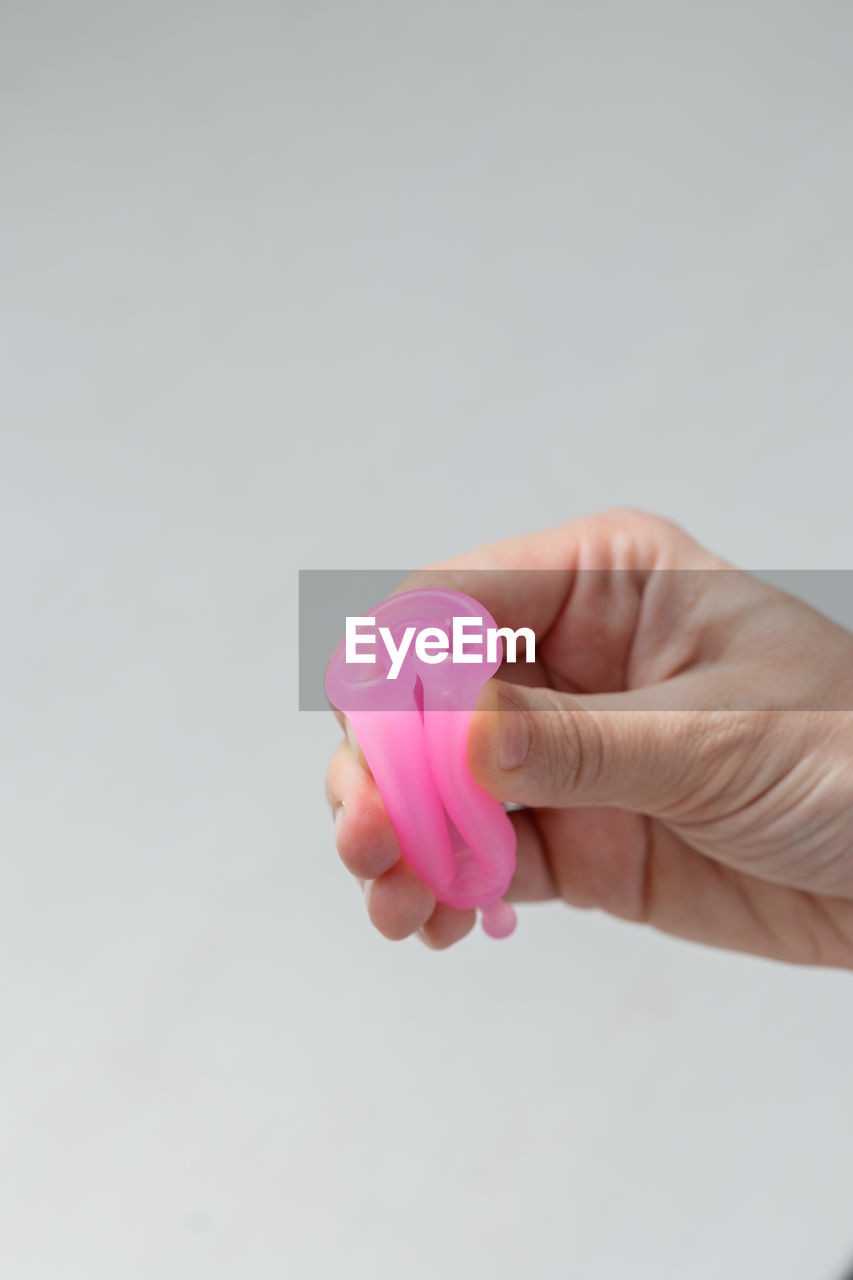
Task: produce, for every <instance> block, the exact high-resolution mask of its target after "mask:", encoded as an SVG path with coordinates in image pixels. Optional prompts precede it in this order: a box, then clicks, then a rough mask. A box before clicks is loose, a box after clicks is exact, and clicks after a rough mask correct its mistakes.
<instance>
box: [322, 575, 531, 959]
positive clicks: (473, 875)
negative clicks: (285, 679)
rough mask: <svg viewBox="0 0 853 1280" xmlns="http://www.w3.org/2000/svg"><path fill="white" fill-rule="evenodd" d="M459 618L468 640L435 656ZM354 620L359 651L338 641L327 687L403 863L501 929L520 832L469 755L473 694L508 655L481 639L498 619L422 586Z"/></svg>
mask: <svg viewBox="0 0 853 1280" xmlns="http://www.w3.org/2000/svg"><path fill="white" fill-rule="evenodd" d="M454 618H456V619H457V625H459V622H458V620H460V619H470V620H471V621H470V622H467V623H463V624H462V627H463V628H464V629H465V630H466V632H467V634H466V635H465V638H464V645H463V646H460V647H459V649H458V650H457V649H455V648H454V646H453V645H452V644H448V646H447V649H448V651H447V652H443V653H442V652H441V649H442V646H441V641H440V639H439V638H438V637H439V633H443V634H444V635H445V636H446V637H447V638H448V640H450V639H451V638H452V636H453V627H454V623H453V619H454ZM358 621H359V623H360V624H361V627H362V629H361V634H360V636H359V640H358V645H359V649H358V652H359V653H360V654H361V655H362V656H361V659H360V660H359V661H349V662H348V661H347V647H346V642H345V641H341V643H340V644H339V645H338V647H337V649H336V650H335V652H334V654H333V656H332V660H331V662H330V663H329V666H328V668H327V671H326V696H327V697H328V699H329V701H330V702H331V704H332V705H333V706H334V707H337V708H338V710H339V711H342V712H343V713H344V715H345V716H346V717H347V719H348V721H349V723H350V725H351V726H352V729H353V732H354V733H355V736H356V738H357V739H358V742H359V745H360V746H361V749H362V751H363V752H364V756H365V759H366V760H367V763H368V765H369V767H370V771H371V773H372V774H373V777H374V779H375V780H376V785H377V786H378V788H379V791H380V794H381V796H382V799H383V802H384V804H385V808H386V810H387V812H388V816H389V818H390V820H391V823H392V825H393V827H394V830H395V831H396V833H397V836H398V838H399V841H400V848H401V850H402V855H403V857H404V859H405V860H406V862H407V863H408V864H409V866H410V867H412V869H413V870H414V871H416V872H417V874H418V875H419V876H420V877H421V879H422V880H424V881H425V882H426V883H427V884H428V885H429V886H430V888H431V889H432V890H433V892H434V893H435V896H436V898H437V899H438V901H439V902H446V903H448V904H449V905H450V906H451V907H458V908H461V909H466V908H470V907H477V908H479V910H480V911H481V912H482V923H483V929H484V930H485V932H486V933H487V934H488V935H489V936H490V937H492V938H505V937H508V936H509V934H510V933H512V931H513V929H514V928H515V923H516V919H515V912H514V911H513V909H512V907H511V906H509V905H508V904H507V903H505V902H502V901H501V899H502V897H503V895H504V893H505V892H506V889H507V886H508V885H509V882H510V879H511V878H512V873H513V871H514V869H515V829H514V827H513V825H512V823H511V822H510V820H509V817H508V815H507V813H506V812H505V810H504V807H503V805H502V804H501V803H500V802H499V801H497V800H494V799H492V797H491V796H488V795H486V793H485V792H484V791H483V790H482V789H481V788H480V787H478V786H477V784H476V783H475V782H474V780H473V778H472V777H471V775H470V773H469V771H468V764H467V761H466V745H467V741H468V729H469V726H470V724H471V716H472V713H473V710H474V706H475V704H476V701H477V697H478V695H479V693H480V690H481V689H482V687H483V685H484V684H485V683H486V681H487V680H488V679H489V677H490V676H493V675H494V674H495V672H496V671H497V669H498V667H499V666H500V662H501V657H502V652H503V642H502V639H501V637H500V636H498V635H496V634H495V635H494V643H493V648H492V650H491V652H489V650H488V646H487V644H486V633H487V630H490V629H491V630H492V631H493V632H494V633H496V632H497V627H496V624H495V622H494V619H493V618H492V617H491V616H490V615H489V614H488V613H487V612H486V610H485V609H484V608H483V607H482V605H480V604H478V603H477V601H476V600H473V599H472V598H471V597H470V596H466V595H462V594H461V593H460V592H458V591H444V590H426V591H406V592H401V593H400V595H395V596H390V597H389V598H388V599H387V600H384V601H383V602H382V604H380V605H377V606H376V608H375V609H374V610H373V611H372V613H371V615H370V617H369V619H367V618H363V619H359V620H358ZM480 623H481V624H482V626H479V625H478V624H480ZM427 628H428V629H430V635H426V634H425V635H424V636H422V637H421V643H420V644H419V643H418V633H420V632H424V631H425V629H427ZM383 629H384V632H385V636H384V637H383V634H382V630H383ZM436 629H438V630H436ZM479 632H481V633H482V635H481V637H480V639H478V638H477V637H478V633H479ZM407 637H408V644H407V643H406V642H407ZM386 639H387V641H388V642H390V647H389V644H388V643H386ZM404 650H405V653H404ZM355 652H356V650H355V649H354V648H351V650H350V656H351V657H353V656H354V654H355ZM366 655H370V656H367V658H366V660H365V656H366ZM488 657H491V661H488ZM395 668H396V669H395Z"/></svg>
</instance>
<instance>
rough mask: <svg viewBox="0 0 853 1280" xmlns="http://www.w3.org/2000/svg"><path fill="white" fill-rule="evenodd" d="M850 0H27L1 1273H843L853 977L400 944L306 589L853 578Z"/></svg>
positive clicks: (13, 128)
mask: <svg viewBox="0 0 853 1280" xmlns="http://www.w3.org/2000/svg"><path fill="white" fill-rule="evenodd" d="M851 67H853V10H851V7H850V5H849V4H845V3H841V2H838V0H836V2H832V0H823V2H820V0H807V2H806V0H804V2H803V3H796V4H795V3H780V2H778V0H776V2H774V3H755V2H749V3H745V4H744V3H738V2H737V0H725V2H721V0H715V2H714V3H711V2H710V0H708V2H707V3H704V4H689V3H688V4H677V3H675V2H673V3H669V4H663V3H651V4H645V5H632V4H629V3H622V4H618V3H608V2H606V0H605V2H602V0H595V2H594V3H593V2H592V0H589V2H585V3H573V2H572V0H560V2H559V3H558V2H557V0H553V2H549V3H546V2H544V0H532V2H531V0H523V2H522V0H516V2H515V3H503V2H501V0H491V3H486V2H485V0H433V2H432V3H429V4H415V3H410V2H409V0H398V2H396V3H393V2H392V0H386V2H385V3H377V2H373V0H349V2H347V0H305V2H304V3H286V2H284V0H279V2H278V3H274V2H273V0H269V2H266V3H265V2H263V0H231V3H230V4H226V3H223V2H222V0H209V2H208V3H201V0H150V2H149V3H146V4H135V5H132V4H124V3H116V0H78V2H77V3H75V4H73V5H72V4H62V3H60V2H59V0H52V2H45V0H5V3H4V4H3V5H2V7H0V193H2V201H1V202H0V230H1V231H2V234H0V359H2V380H0V446H1V447H0V572H2V579H0V581H1V582H2V591H3V596H2V600H3V610H2V638H0V647H2V655H0V656H2V666H1V667H0V682H1V683H0V690H2V704H1V705H0V766H2V768H0V964H2V983H0V1034H2V1040H0V1272H2V1275H3V1276H4V1278H5V1277H9V1280H33V1278H37V1280H42V1277H44V1278H52V1277H61V1278H62V1280H68V1278H69V1277H70V1278H74V1277H78V1276H80V1277H85V1278H86V1280H100V1278H101V1277H104V1278H105V1280H107V1278H109V1280H115V1278H116V1277H122V1280H136V1277H140V1278H141V1277H145V1280H148V1278H149V1277H151V1276H158V1277H168V1278H169V1280H171V1278H172V1277H175V1278H176V1280H177V1278H180V1280H188V1278H189V1280H192V1278H194V1277H205V1278H207V1277H210V1278H212V1280H218V1278H219V1277H228V1278H230V1277H239V1278H240V1280H255V1278H258V1280H266V1278H267V1277H271V1278H272V1277H276V1278H278V1277H283V1276H286V1277H293V1278H294V1280H313V1278H314V1277H319V1278H321V1280H326V1278H328V1277H346V1278H347V1280H350V1278H352V1280H361V1278H362V1277H365V1278H369V1280H385V1278H386V1277H387V1278H392V1277H394V1278H396V1277H401V1276H405V1277H406V1278H407V1280H422V1278H426V1277H433V1276H446V1277H452V1278H453V1280H455V1278H456V1277H466V1276H484V1277H485V1276H488V1277H494V1278H495V1280H497V1278H498V1277H500V1278H503V1277H506V1278H507V1280H517V1277H519V1276H525V1277H526V1276H536V1277H542V1278H544V1280H550V1278H551V1277H554V1278H562V1277H580V1278H582V1280H610V1278H611V1277H613V1278H614V1280H617V1278H618V1280H621V1277H624V1276H631V1277H634V1278H637V1280H645V1278H647V1277H648V1278H649V1280H661V1278H663V1280H666V1278H667V1277H678V1278H679V1280H683V1278H689V1280H717V1278H718V1277H720V1276H726V1277H729V1278H731V1280H761V1278H762V1277H765V1276H766V1277H770V1276H773V1277H774V1280H788V1278H790V1280H795V1278H799V1277H803V1276H809V1277H813V1278H817V1280H822V1278H825V1280H836V1277H838V1276H839V1275H840V1274H842V1273H843V1271H844V1269H845V1267H846V1266H847V1265H849V1263H850V1260H851V1257H853V1164H851V1150H853V1066H851V1062H853V985H851V976H850V975H849V974H842V973H829V972H823V973H821V972H809V971H800V970H795V969H792V968H788V967H784V966H773V965H771V964H769V963H765V962H762V961H758V960H754V959H748V958H742V957H737V956H727V955H723V954H717V953H714V952H710V951H705V950H702V949H699V948H697V947H692V946H689V945H687V944H683V943H679V942H675V941H672V940H669V939H666V938H663V937H658V936H656V935H653V934H651V933H648V932H645V931H643V930H642V929H640V928H638V927H632V926H629V925H625V924H620V923H617V922H614V921H611V920H608V919H607V918H605V917H603V916H600V915H598V914H594V913H592V914H587V913H580V912H572V911H570V910H569V909H568V908H565V907H556V906H554V907H538V908H530V909H528V910H526V911H524V912H523V915H522V919H521V923H520V926H519V929H518V931H517V934H516V935H515V937H514V938H513V939H512V941H511V942H507V943H501V944H496V943H491V942H489V941H488V940H487V939H485V938H484V937H483V936H482V935H481V934H479V933H478V934H477V935H476V936H473V935H472V937H471V938H469V939H468V940H467V941H466V942H465V943H464V944H462V945H461V946H460V947H458V948H456V949H454V950H452V951H451V952H448V953H445V954H441V955H436V954H433V953H430V952H428V951H427V950H426V949H425V948H423V947H421V946H420V945H419V944H418V943H416V942H414V941H410V942H407V943H404V944H399V945H395V944H391V943H387V942H385V941H384V940H382V939H381V938H380V937H379V936H378V935H376V934H375V933H374V932H373V931H372V930H371V929H370V928H369V926H368V924H367V921H366V918H365V914H364V909H363V904H362V901H361V898H360V894H359V890H358V887H357V885H356V884H355V883H354V882H352V881H351V880H350V879H349V877H348V876H347V875H346V873H345V872H344V871H343V869H342V868H341V866H340V864H339V863H338V861H337V859H336V857H335V853H334V848H333V840H332V827H331V821H330V819H329V815H328V813H327V811H326V807H325V800H324V798H323V786H322V784H323V772H324V768H325V761H326V757H327V755H328V753H329V751H330V750H331V748H332V746H333V745H334V743H335V741H336V739H337V727H336V725H335V724H334V722H333V720H332V718H331V716H328V715H325V714H321V713H302V714H300V713H299V712H298V711H297V710H296V651H295V638H294V636H295V621H296V570H297V568H299V567H303V568H309V567H311V568H320V567H352V568H357V567H367V568H394V567H398V566H399V567H400V568H403V569H404V568H409V567H414V566H416V565H418V564H421V563H423V562H425V561H429V560H433V559H436V558H438V557H439V556H442V555H446V554H450V553H452V552H454V551H457V550H462V549H464V548H466V547H468V546H471V545H476V544H478V543H482V542H484V541H487V540H489V539H492V538H495V537H500V536H507V535H510V534H512V533H519V532H523V531H526V530H528V529H532V528H540V527H546V526H548V525H550V524H554V523H558V522H560V521H562V520H564V519H566V518H568V517H570V516H573V515H578V514H581V513H584V512H589V511H593V510H595V509H597V508H599V507H603V506H609V505H612V504H614V503H621V502H628V503H632V504H634V505H639V506H645V507H648V508H651V509H654V510H658V511H661V512H663V513H665V514H667V515H669V516H671V517H673V518H675V519H677V520H679V521H680V522H681V523H682V524H684V525H685V526H686V527H687V528H688V529H689V530H690V531H691V532H692V533H693V534H694V535H695V536H696V537H698V538H699V539H701V540H703V541H705V542H706V543H707V544H708V545H710V546H711V547H712V548H713V549H714V550H716V551H718V552H720V553H722V554H724V555H727V556H729V557H730V558H732V559H733V560H735V561H737V562H738V563H740V564H742V565H744V566H745V567H747V568H752V569H770V568H795V567H830V566H832V567H848V566H849V562H850V546H851V537H853V510H851V484H850V476H851V470H853V432H851V429H850V420H851V408H853V360H852V359H851V351H853V302H851V298H853V166H851V151H853V146H852V145H851V144H853V73H851Z"/></svg>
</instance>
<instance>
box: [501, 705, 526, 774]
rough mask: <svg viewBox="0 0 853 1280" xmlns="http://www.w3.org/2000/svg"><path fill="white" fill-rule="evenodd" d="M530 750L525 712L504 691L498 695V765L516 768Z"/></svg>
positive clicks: (503, 767) (522, 762) (505, 767)
mask: <svg viewBox="0 0 853 1280" xmlns="http://www.w3.org/2000/svg"><path fill="white" fill-rule="evenodd" d="M529 751H530V721H529V720H528V718H527V712H526V711H525V710H524V708H523V707H522V706H521V705H520V704H519V703H517V702H516V701H515V700H514V699H513V698H509V697H507V696H506V694H505V693H500V694H499V695H498V766H499V768H501V769H506V770H510V769H518V768H519V767H520V766H521V765H523V764H524V762H525V760H526V759H527V754H528V752H529Z"/></svg>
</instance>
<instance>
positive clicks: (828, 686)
mask: <svg viewBox="0 0 853 1280" xmlns="http://www.w3.org/2000/svg"><path fill="white" fill-rule="evenodd" d="M483 569H490V570H492V569H503V570H533V569H547V570H550V571H551V572H549V573H542V574H530V575H525V576H524V578H523V582H524V584H525V590H523V591H522V592H521V593H519V590H518V587H519V582H520V581H521V580H522V579H521V575H519V574H513V573H508V574H507V575H502V574H499V573H498V574H487V575H482V574H479V572H478V571H480V570H483ZM671 570H692V571H694V572H692V573H678V572H669V571H671ZM716 570H729V571H730V572H729V573H716V572H714V571H716ZM588 571H592V572H588ZM437 573H440V574H441V577H442V580H443V582H444V584H445V585H447V586H450V587H453V588H455V589H457V590H461V591H468V592H469V593H470V594H473V595H475V596H476V597H477V598H478V599H480V600H481V602H482V603H483V605H484V606H485V607H486V608H487V609H488V610H489V612H490V613H491V614H492V615H493V616H494V618H495V620H496V622H497V624H498V625H499V626H511V627H513V628H517V627H520V626H529V627H532V628H533V629H534V630H535V632H536V636H537V661H536V664H535V668H534V669H533V671H532V673H531V672H530V671H527V670H525V669H524V668H522V667H519V668H513V670H512V675H513V681H512V682H508V681H504V680H497V679H494V680H491V681H489V682H488V684H487V685H486V687H485V689H484V691H483V696H482V697H481V700H480V703H479V704H478V709H477V711H476V712H475V714H474V717H473V720H472V724H471V730H470V734H469V740H468V762H469V767H470V769H471V772H472V775H473V777H474V778H475V779H476V781H477V782H478V783H479V784H480V786H482V787H483V788H484V790H486V791H488V792H489V793H490V794H491V795H493V796H496V797H497V798H498V799H500V800H502V801H504V802H508V803H515V804H518V805H520V806H522V807H521V808H519V809H517V810H515V811H513V813H512V815H511V817H512V821H513V823H514V824H515V827H516V833H517V837H518V848H517V867H516V872H515V875H514V878H513V880H512V883H511V885H510V888H509V891H508V893H507V895H506V897H507V900H508V901H515V902H530V901H542V900H546V899H549V898H562V899H564V900H565V901H566V902H567V903H569V904H570V905H572V906H575V907H587V908H588V907H597V908H600V909H602V910H605V911H608V912H610V913H611V914H613V915H616V916H620V917H622V918H623V919H627V920H635V921H641V922H645V923H647V924H651V925H653V926H654V927H656V928H659V929H662V930H664V931H665V932H668V933H671V934H676V935H678V936H680V937H684V938H689V939H692V940H694V941H697V942H703V943H706V944H709V945H715V946H721V947H728V948H732V949H735V950H741V951H749V952H753V953H756V954H760V955H765V956H769V957H773V958H775V959H779V960H787V961H792V962H799V963H811V964H823V965H833V966H839V967H849V968H853V635H851V634H850V633H849V632H847V631H845V630H844V629H843V628H842V627H839V626H837V625H836V624H835V623H833V622H831V621H830V620H829V619H827V618H825V617H823V616H822V615H821V614H819V613H817V612H815V611H814V610H813V609H811V608H809V607H808V606H807V605H805V604H803V603H802V602H801V601H798V600H795V599H794V598H792V597H790V596H787V595H785V594H784V593H783V592H781V591H777V590H775V589H773V588H771V587H768V586H766V585H764V584H762V583H760V582H758V581H757V580H755V579H752V578H749V577H747V576H746V575H742V574H738V573H734V572H733V571H732V566H730V565H728V564H726V562H725V561H722V560H720V559H719V558H718V557H716V556H713V555H712V554H711V553H709V552H708V551H706V550H704V549H703V548H702V547H700V546H699V545H698V544H697V543H696V542H694V541H693V540H692V539H691V538H689V537H688V536H687V535H686V534H685V533H684V532H682V531H681V530H680V529H678V528H677V527H676V526H674V525H672V524H670V523H669V522H668V521H666V520H663V519H660V518H658V517H655V516H650V515H646V514H644V513H642V512H637V511H631V510H617V511H611V512H606V513H604V514H602V515H599V516H594V517H591V518H588V519H583V520H576V521H571V522H570V523H568V524H566V525H563V526H561V527H560V528H557V529H553V530H549V531H547V532H544V533H539V534H533V535H529V536H526V537H522V538H516V539H512V540H509V541H507V542H502V543H496V544H493V545H492V546H489V547H485V548H481V549H479V550H477V551H473V552H469V553H467V554H466V555H463V556H460V557H457V558H455V559H453V560H450V561H446V562H444V563H443V564H440V565H435V566H432V568H431V571H430V582H431V585H436V575H437ZM484 593H489V595H488V598H487V596H486V594H484ZM522 679H523V680H524V681H525V683H524V684H521V683H519V681H520V680H522ZM528 682H530V683H528ZM339 718H340V719H342V717H339ZM342 722H343V721H342ZM344 727H345V728H346V726H344ZM327 793H328V797H329V802H330V804H331V806H332V809H333V811H334V812H335V815H336V827H337V847H338V851H339V854H340V856H341V858H342V860H343V862H344V864H345V865H346V866H347V867H348V869H349V870H350V871H351V872H352V873H353V874H354V875H355V876H357V877H358V878H359V879H360V880H361V881H362V882H363V883H364V884H365V889H366V896H367V900H368V911H369V914H370V918H371V920H372V921H373V923H374V925H375V926H376V928H377V929H378V930H379V931H380V932H381V933H382V934H384V935H385V936H386V937H388V938H395V939H398V938H403V937H406V936H408V935H410V934H412V933H415V932H419V933H420V935H421V937H422V938H423V939H424V941H426V942H427V943H428V944H429V945H431V946H433V947H445V946H448V945H450V944H452V943H454V942H456V941H458V940H459V939H460V938H462V937H463V936H464V935H465V934H466V933H468V931H469V930H470V929H471V927H472V925H473V923H474V912H472V911H466V912H463V911H456V910H454V909H452V908H451V907H448V906H446V905H445V904H442V903H436V900H435V897H434V895H433V893H432V891H431V890H430V889H429V888H428V887H427V885H425V884H424V883H423V882H422V881H421V880H420V879H419V878H418V877H417V876H416V875H415V874H414V872H413V871H411V869H410V868H409V867H408V866H407V865H406V863H405V862H403V861H402V859H401V857H400V848H399V844H398V842H397V838H396V836H395V834H394V831H393V828H392V827H391V825H390V822H389V821H388V818H387V815H386V814H385V810H384V808H383V806H382V801H381V798H380V796H379V793H378V790H377V788H376V786H375V783H374V782H373V780H372V778H371V776H370V773H369V771H368V769H367V767H366V764H365V761H364V758H363V756H362V755H361V753H360V752H359V750H358V746H357V743H356V742H355V740H354V739H353V738H352V735H351V734H350V735H349V737H348V738H345V739H344V741H343V742H342V743H341V744H340V746H339V747H338V749H337V750H336V752H335V754H334V756H333V758H332V761H331V763H330V766H329V770H328V774H327Z"/></svg>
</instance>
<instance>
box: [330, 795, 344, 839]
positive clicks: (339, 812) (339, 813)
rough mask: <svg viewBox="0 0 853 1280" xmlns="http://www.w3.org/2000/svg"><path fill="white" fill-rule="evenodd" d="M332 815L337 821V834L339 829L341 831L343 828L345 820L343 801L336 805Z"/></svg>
mask: <svg viewBox="0 0 853 1280" xmlns="http://www.w3.org/2000/svg"><path fill="white" fill-rule="evenodd" d="M332 817H333V818H334V822H335V835H337V834H338V832H339V831H340V829H341V823H342V822H343V820H344V804H343V801H341V803H340V804H338V805H335V811H334V813H333V815H332Z"/></svg>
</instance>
